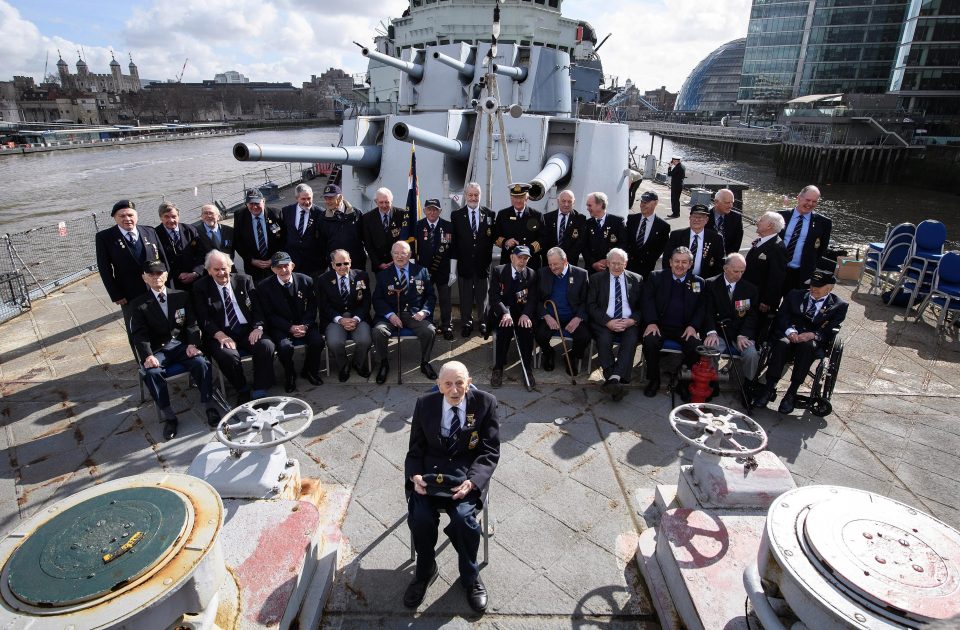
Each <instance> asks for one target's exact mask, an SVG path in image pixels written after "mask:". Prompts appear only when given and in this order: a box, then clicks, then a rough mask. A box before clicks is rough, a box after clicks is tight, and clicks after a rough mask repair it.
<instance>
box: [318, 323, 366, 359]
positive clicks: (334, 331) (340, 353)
mask: <svg viewBox="0 0 960 630" xmlns="http://www.w3.org/2000/svg"><path fill="white" fill-rule="evenodd" d="M326 336H327V349H328V350H329V352H330V354H332V355H333V362H334V363H335V364H336V366H337V367H338V368H342V367H343V366H345V365H346V364H347V339H352V340H353V342H354V343H355V344H356V345H357V347H356V349H355V350H354V353H353V365H354V367H356V368H358V369H359V368H362V367H363V366H364V364H365V363H366V361H367V352H369V351H370V345H371V344H372V343H373V338H372V336H371V334H370V324H368V323H367V322H360V323H358V324H357V327H356V328H355V329H353V331H352V332H347V331H346V330H344V328H343V326H341V325H340V324H337V323H335V322H330V323H329V324H328V325H327V330H326Z"/></svg>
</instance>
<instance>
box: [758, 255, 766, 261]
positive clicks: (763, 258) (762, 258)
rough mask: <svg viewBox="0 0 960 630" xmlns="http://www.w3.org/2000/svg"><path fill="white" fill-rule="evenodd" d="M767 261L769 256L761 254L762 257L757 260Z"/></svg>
mask: <svg viewBox="0 0 960 630" xmlns="http://www.w3.org/2000/svg"><path fill="white" fill-rule="evenodd" d="M766 259H767V255H766V254H760V255H759V256H758V257H757V260H766Z"/></svg>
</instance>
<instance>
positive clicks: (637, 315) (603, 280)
mask: <svg viewBox="0 0 960 630" xmlns="http://www.w3.org/2000/svg"><path fill="white" fill-rule="evenodd" d="M623 273H624V275H625V276H626V278H627V296H626V297H627V304H629V305H630V310H631V311H632V313H631V315H630V318H631V319H634V320H636V321H637V322H641V321H643V304H642V300H643V285H644V281H643V278H641V277H640V276H638V275H637V274H635V273H633V272H632V271H624V272H623ZM609 303H610V272H609V271H598V272H597V273H595V274H593V275H592V276H590V287H589V291H588V293H587V312H588V313H589V315H590V323H591V324H593V325H594V326H602V327H605V326H606V325H607V322H609V321H610V320H611V319H613V318H612V317H610V316H609V315H607V304H609Z"/></svg>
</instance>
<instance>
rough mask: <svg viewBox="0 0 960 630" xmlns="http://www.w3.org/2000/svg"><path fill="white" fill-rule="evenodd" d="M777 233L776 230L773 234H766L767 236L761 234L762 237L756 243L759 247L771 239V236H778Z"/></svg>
mask: <svg viewBox="0 0 960 630" xmlns="http://www.w3.org/2000/svg"><path fill="white" fill-rule="evenodd" d="M776 235H777V234H776V232H774V233H773V234H768V235H766V236H761V237H760V240H759V241H757V245H756V246H757V247H760V246H761V245H763V244H764V243H766V242H767V241H769V240H770V239H771V238H774V237H776Z"/></svg>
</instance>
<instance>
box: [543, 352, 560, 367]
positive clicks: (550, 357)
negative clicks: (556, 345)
mask: <svg viewBox="0 0 960 630" xmlns="http://www.w3.org/2000/svg"><path fill="white" fill-rule="evenodd" d="M556 361H557V355H556V354H555V353H554V352H553V351H552V350H551V351H550V352H547V351H546V350H544V351H543V369H544V370H546V371H547V372H553V368H554V367H556Z"/></svg>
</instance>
